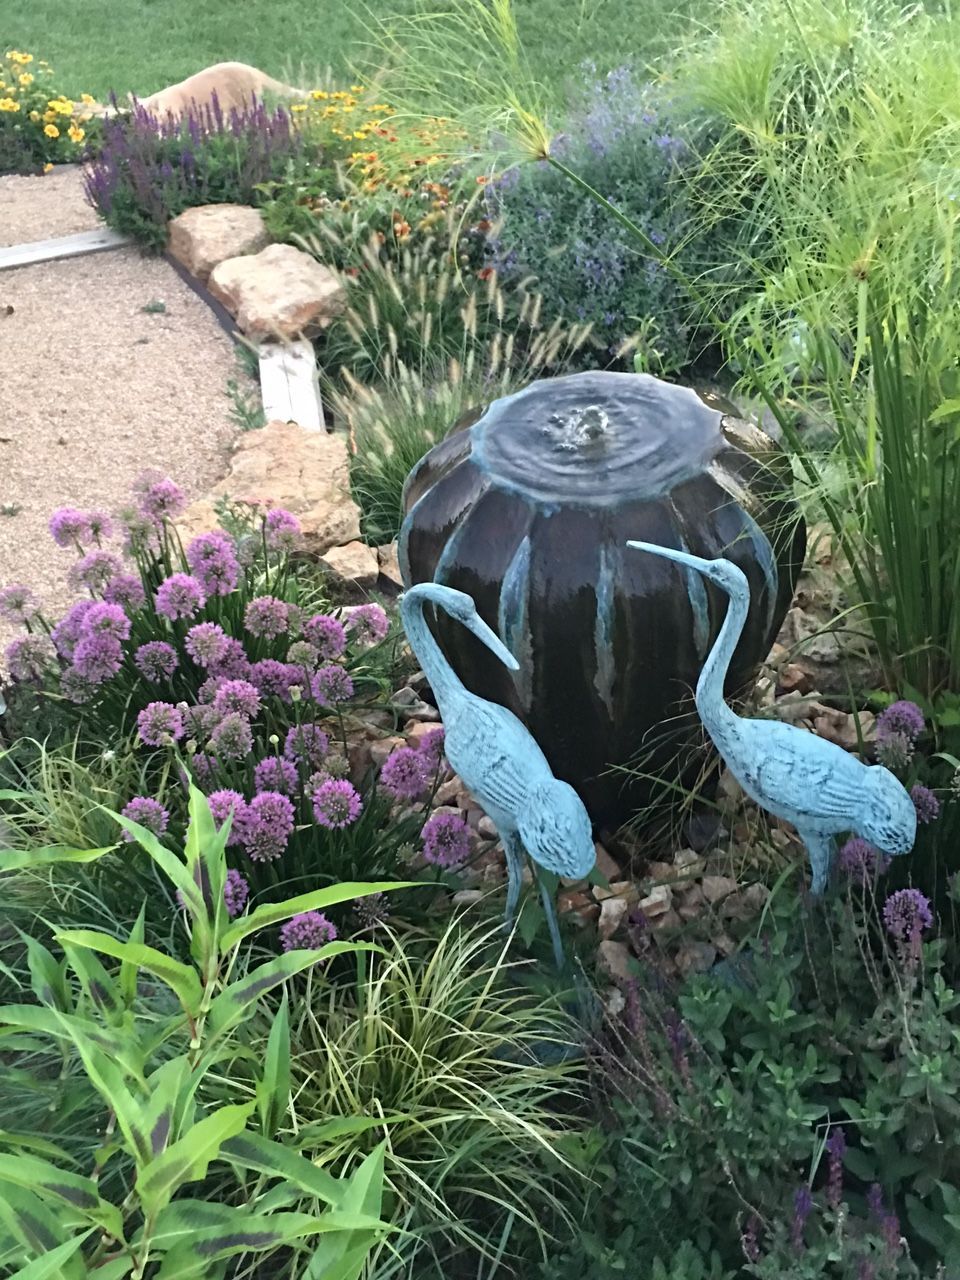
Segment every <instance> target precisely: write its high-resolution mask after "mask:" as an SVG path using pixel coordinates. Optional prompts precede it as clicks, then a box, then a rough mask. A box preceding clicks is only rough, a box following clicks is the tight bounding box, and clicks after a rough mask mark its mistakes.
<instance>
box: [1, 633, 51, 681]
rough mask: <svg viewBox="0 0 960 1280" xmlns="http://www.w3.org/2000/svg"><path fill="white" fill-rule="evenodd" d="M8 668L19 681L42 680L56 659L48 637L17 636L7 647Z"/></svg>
mask: <svg viewBox="0 0 960 1280" xmlns="http://www.w3.org/2000/svg"><path fill="white" fill-rule="evenodd" d="M6 657H7V666H8V667H9V668H10V674H11V675H12V676H14V677H15V678H16V679H17V680H40V679H41V678H42V677H43V675H44V673H45V672H46V671H47V670H48V669H49V667H50V665H51V663H52V662H53V661H54V659H55V658H56V651H55V649H54V647H53V641H52V640H50V639H49V638H48V637H47V636H42V635H27V636H17V638H16V639H15V640H11V641H10V643H9V644H8V645H7V652H6Z"/></svg>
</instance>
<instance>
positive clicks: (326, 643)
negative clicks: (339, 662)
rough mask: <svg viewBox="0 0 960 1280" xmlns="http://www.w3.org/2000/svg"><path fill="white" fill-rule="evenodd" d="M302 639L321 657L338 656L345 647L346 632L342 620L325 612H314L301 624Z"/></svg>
mask: <svg viewBox="0 0 960 1280" xmlns="http://www.w3.org/2000/svg"><path fill="white" fill-rule="evenodd" d="M303 635H304V639H306V640H308V641H309V642H310V644H312V645H313V647H314V648H315V649H316V650H317V652H318V653H319V654H320V657H321V658H339V657H340V655H341V654H342V653H343V651H344V649H346V647H347V633H346V629H345V628H344V625H343V623H342V622H340V621H339V620H338V619H337V618H333V617H331V616H330V615H329V614H325V613H315V614H314V615H313V617H312V618H308V619H307V620H306V622H305V623H304V624H303Z"/></svg>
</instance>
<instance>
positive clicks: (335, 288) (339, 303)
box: [208, 244, 344, 338]
mask: <svg viewBox="0 0 960 1280" xmlns="http://www.w3.org/2000/svg"><path fill="white" fill-rule="evenodd" d="M208 287H209V289H210V292H211V293H212V294H213V296H214V297H215V298H217V299H218V300H219V301H220V302H222V303H223V305H224V306H225V307H226V308H227V310H228V311H229V312H230V314H231V315H232V316H234V317H235V318H236V321H237V324H238V325H239V327H240V329H241V330H242V331H243V332H244V333H245V334H247V335H248V336H249V337H252V338H297V337H300V336H301V335H304V334H310V333H315V332H317V331H318V330H319V329H322V328H323V327H324V326H325V325H326V324H328V323H329V321H330V320H331V318H332V317H333V316H335V315H336V314H337V313H338V312H339V311H340V310H341V309H342V307H343V299H344V293H343V286H342V285H341V283H340V281H339V280H338V279H337V277H336V275H335V274H334V273H333V272H332V271H331V270H330V269H329V267H325V266H323V264H322V263H319V262H317V260H316V259H315V258H311V256H310V254H309V253H304V252H303V250H302V249H296V248H294V246H293V245H290V244H272V245H269V246H268V247H267V248H266V249H262V250H261V251H260V252H259V253H255V254H250V255H247V256H246V257H240V258H228V259H227V260H226V261H225V262H221V263H220V264H219V266H217V267H215V268H214V270H213V271H212V272H211V274H210V279H209V282H208Z"/></svg>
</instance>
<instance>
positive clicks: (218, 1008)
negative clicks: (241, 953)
mask: <svg viewBox="0 0 960 1280" xmlns="http://www.w3.org/2000/svg"><path fill="white" fill-rule="evenodd" d="M379 950H381V948H380V947H376V946H374V944H373V943H369V942H328V943H327V944H326V945H325V946H323V947H317V948H315V949H311V950H303V951H286V952H284V954H283V955H282V956H277V957H276V958H275V959H273V960H268V961H267V962H266V964H261V965H258V966H257V968H256V969H254V970H253V971H252V973H248V974H246V975H245V976H244V977H243V978H240V979H239V980H238V981H237V982H233V983H231V984H230V986H229V987H226V988H225V989H224V990H223V991H221V992H220V994H219V995H218V996H217V997H216V999H215V1000H214V1001H213V1003H212V1004H211V1006H210V1013H209V1015H208V1019H207V1026H208V1027H209V1029H210V1031H211V1033H214V1034H218V1035H219V1034H222V1033H223V1032H224V1031H228V1030H229V1029H230V1028H231V1027H235V1026H236V1025H237V1023H238V1022H241V1021H242V1020H243V1017H244V1015H245V1014H246V1012H247V1010H248V1009H249V1007H250V1006H251V1005H252V1004H254V1003H255V1001H257V1000H259V999H260V997H261V996H262V995H264V994H266V992H268V991H272V990H273V988H274V987H278V986H279V985H280V984H281V983H282V982H284V981H286V979H287V978H292V977H293V976H294V974H297V973H301V972H302V971H303V970H304V969H309V968H310V966H311V965H315V964H319V962H320V961H321V960H329V959H330V958H332V957H333V956H339V955H343V954H344V953H345V952H348V951H379Z"/></svg>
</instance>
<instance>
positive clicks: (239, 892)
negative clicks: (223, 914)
mask: <svg viewBox="0 0 960 1280" xmlns="http://www.w3.org/2000/svg"><path fill="white" fill-rule="evenodd" d="M249 897H250V886H249V885H248V884H247V882H246V880H244V878H243V876H242V875H241V874H240V872H239V871H236V870H234V868H233V867H231V868H230V870H229V871H228V872H227V878H226V880H225V882H224V885H223V905H224V906H225V907H226V909H227V915H228V916H229V917H230V919H231V920H232V919H233V918H234V917H235V916H238V915H239V914H240V912H241V911H242V910H243V908H244V907H245V906H246V905H247V900H248V899H249Z"/></svg>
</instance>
